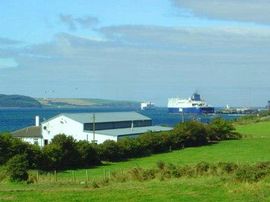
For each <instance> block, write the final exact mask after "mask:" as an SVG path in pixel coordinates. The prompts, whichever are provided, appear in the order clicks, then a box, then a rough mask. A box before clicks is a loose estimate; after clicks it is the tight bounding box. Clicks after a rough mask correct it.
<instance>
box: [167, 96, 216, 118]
mask: <svg viewBox="0 0 270 202" xmlns="http://www.w3.org/2000/svg"><path fill="white" fill-rule="evenodd" d="M168 111H169V112H170V113H196V114H197V113H206V114H209V113H214V112H215V109H214V107H212V106H209V105H208V104H207V103H206V102H205V101H204V100H203V99H201V96H200V94H199V93H194V94H193V95H192V96H191V97H190V98H188V99H180V98H169V99H168Z"/></svg>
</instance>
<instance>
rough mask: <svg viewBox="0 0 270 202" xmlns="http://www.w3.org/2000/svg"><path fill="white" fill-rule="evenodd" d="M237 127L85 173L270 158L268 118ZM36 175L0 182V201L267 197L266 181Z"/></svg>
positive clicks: (67, 173) (268, 182)
mask: <svg viewBox="0 0 270 202" xmlns="http://www.w3.org/2000/svg"><path fill="white" fill-rule="evenodd" d="M237 131H239V132H241V133H243V134H245V137H244V138H243V139H242V140H235V141H224V142H220V143H218V144H214V145H209V146H203V147H197V148H186V149H184V150H179V151H173V152H170V153H164V154H157V155H153V156H149V157H145V158H138V159H131V160H129V161H126V162H119V163H105V165H103V166H100V167H97V168H92V169H88V175H89V178H90V181H92V180H93V179H99V178H103V177H104V175H105V173H106V175H108V173H109V172H113V171H118V172H121V170H123V171H124V170H127V169H129V168H133V167H138V166H139V167H143V168H150V167H155V166H156V162H157V161H164V162H166V163H173V164H178V165H182V164H196V163H198V162H201V161H207V162H210V163H212V162H219V161H223V162H224V161H227V162H235V163H255V162H260V161H270V146H269V145H270V122H259V123H252V124H248V125H238V126H237ZM74 176H75V180H76V181H75V182H74ZM40 178H41V179H43V180H44V183H40V184H31V185H25V184H11V183H8V182H6V183H5V182H3V183H1V184H0V201H37V199H38V201H109V200H112V201H126V200H129V201H179V200H181V201H270V191H269V188H270V179H265V180H264V181H261V182H258V183H252V184H249V183H237V182H234V181H227V180H226V181H224V180H223V179H221V178H218V177H197V178H189V179H182V178H181V180H179V179H171V180H165V181H162V182H160V181H159V180H156V179H155V180H151V181H146V182H125V183H113V184H109V185H108V186H104V187H101V188H98V189H93V188H89V187H88V186H86V185H85V184H80V182H81V181H85V179H86V171H85V170H84V169H81V170H77V171H75V172H73V171H65V172H61V173H58V175H57V179H58V182H57V183H54V182H53V181H54V177H53V176H50V177H49V176H45V175H41V176H40ZM51 182H52V183H51ZM62 183H63V184H62Z"/></svg>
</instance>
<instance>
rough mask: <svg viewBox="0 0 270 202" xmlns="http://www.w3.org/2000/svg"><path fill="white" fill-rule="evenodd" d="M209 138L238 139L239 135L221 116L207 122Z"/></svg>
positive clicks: (217, 139) (219, 139) (218, 139)
mask: <svg viewBox="0 0 270 202" xmlns="http://www.w3.org/2000/svg"><path fill="white" fill-rule="evenodd" d="M209 129H210V130H209V139H210V140H212V141H221V140H230V139H240V138H241V135H240V134H239V133H237V132H236V131H235V128H234V126H233V124H232V123H231V122H229V121H226V120H224V119H221V118H216V119H213V120H212V121H211V123H210V124H209Z"/></svg>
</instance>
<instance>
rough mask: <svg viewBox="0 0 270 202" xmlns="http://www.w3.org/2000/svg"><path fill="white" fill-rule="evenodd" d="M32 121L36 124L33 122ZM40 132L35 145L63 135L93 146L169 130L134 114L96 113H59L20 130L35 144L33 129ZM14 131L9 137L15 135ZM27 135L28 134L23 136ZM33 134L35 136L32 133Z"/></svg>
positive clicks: (145, 117)
mask: <svg viewBox="0 0 270 202" xmlns="http://www.w3.org/2000/svg"><path fill="white" fill-rule="evenodd" d="M36 122H39V121H38V120H37V119H36ZM37 127H39V130H40V131H41V136H39V137H38V145H40V146H44V145H46V144H49V143H50V142H51V140H52V139H53V138H54V136H56V135H58V134H65V135H68V136H72V137H73V138H74V139H76V140H78V141H79V140H86V141H89V142H94V143H97V144H100V143H103V142H104V141H105V140H114V141H118V140H119V139H122V138H125V137H137V136H138V135H141V134H143V133H146V132H148V131H152V132H160V131H169V130H171V129H172V128H170V127H163V126H153V125H152V119H151V118H149V117H147V116H144V115H142V114H139V113H137V112H99V113H63V114H59V115H57V116H55V117H52V118H50V119H48V120H46V121H44V122H42V123H41V126H35V127H28V128H25V129H22V130H19V131H24V139H23V140H26V141H28V142H30V143H36V139H34V138H37V137H33V135H31V134H32V132H30V131H34V129H36V130H37ZM19 131H15V132H14V133H13V134H14V135H15V134H19ZM27 134H29V135H27ZM35 134H36V133H35Z"/></svg>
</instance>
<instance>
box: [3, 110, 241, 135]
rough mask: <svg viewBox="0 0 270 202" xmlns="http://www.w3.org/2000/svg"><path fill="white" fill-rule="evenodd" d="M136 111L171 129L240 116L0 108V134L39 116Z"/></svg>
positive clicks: (31, 123) (165, 111)
mask: <svg viewBox="0 0 270 202" xmlns="http://www.w3.org/2000/svg"><path fill="white" fill-rule="evenodd" d="M122 111H136V112H138V113H141V114H143V115H145V116H148V117H150V118H152V121H153V125H162V126H170V127H173V126H175V125H176V124H177V123H180V122H183V121H188V120H198V121H201V122H203V123H208V122H210V121H211V120H212V119H213V118H215V117H222V118H224V119H226V120H234V119H237V118H239V116H240V115H225V114H212V115H195V114H184V115H182V114H172V113H168V110H167V108H165V107H164V108H163V107H156V108H155V109H152V110H143V111H141V110H140V109H138V108H135V107H90V108H0V132H12V131H15V130H18V129H21V128H25V127H28V126H33V125H34V124H35V116H39V117H40V120H41V122H42V121H46V120H48V119H49V118H51V117H54V116H56V115H58V114H60V113H85V112H90V113H93V112H94V113H98V112H122Z"/></svg>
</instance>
